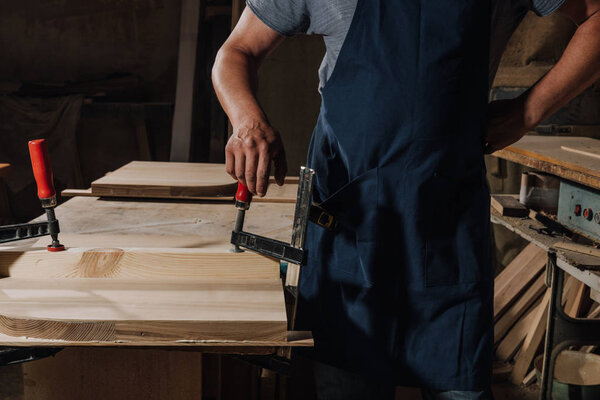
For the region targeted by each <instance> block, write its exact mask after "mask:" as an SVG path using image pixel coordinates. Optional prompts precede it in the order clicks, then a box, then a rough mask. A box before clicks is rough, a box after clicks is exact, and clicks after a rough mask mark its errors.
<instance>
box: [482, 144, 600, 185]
mask: <svg viewBox="0 0 600 400" xmlns="http://www.w3.org/2000/svg"><path fill="white" fill-rule="evenodd" d="M598 143H599V141H598V140H597V139H591V138H585V137H561V136H534V135H526V136H524V137H523V138H522V139H521V140H519V141H518V142H517V143H515V144H513V145H512V146H509V147H507V148H505V149H503V150H500V151H497V152H495V153H493V155H495V156H496V157H499V158H503V159H505V160H508V161H513V162H516V163H518V164H522V165H525V166H527V167H530V168H534V169H536V170H539V171H543V172H548V173H550V174H553V175H557V176H559V177H561V178H565V179H569V180H571V181H574V182H577V183H580V184H582V185H585V186H590V187H593V188H596V189H600V164H599V163H598V160H597V159H595V158H594V157H585V156H583V157H582V156H581V154H578V153H575V152H572V151H567V150H565V149H563V146H565V147H569V148H580V147H581V146H586V147H593V148H596V147H597V146H598Z"/></svg>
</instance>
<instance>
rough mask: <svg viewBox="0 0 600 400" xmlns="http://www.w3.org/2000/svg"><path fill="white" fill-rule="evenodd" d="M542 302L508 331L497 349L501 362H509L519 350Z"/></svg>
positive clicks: (497, 356) (497, 355)
mask: <svg viewBox="0 0 600 400" xmlns="http://www.w3.org/2000/svg"><path fill="white" fill-rule="evenodd" d="M539 303H540V301H538V302H537V304H536V305H534V306H532V307H531V308H530V309H529V310H527V311H526V312H525V314H524V315H523V317H522V318H521V319H520V320H519V321H518V322H517V323H516V324H515V325H514V326H513V327H512V328H511V329H510V330H509V331H508V334H507V335H506V336H504V338H503V339H502V341H501V342H500V344H499V345H498V347H497V349H496V359H498V360H499V361H501V362H509V361H510V360H512V358H513V357H514V355H515V354H516V353H517V351H518V350H519V347H520V346H521V344H523V340H525V336H527V329H528V328H529V326H530V325H531V322H532V321H533V318H534V317H535V313H536V310H537V308H538V307H539Z"/></svg>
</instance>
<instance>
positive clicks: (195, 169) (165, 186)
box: [63, 161, 298, 203]
mask: <svg viewBox="0 0 600 400" xmlns="http://www.w3.org/2000/svg"><path fill="white" fill-rule="evenodd" d="M236 189H237V182H236V181H233V179H231V177H230V176H229V175H228V174H227V173H226V172H225V165H224V164H202V163H174V162H158V161H155V162H143V161H132V162H130V163H129V164H127V165H125V166H123V167H121V168H119V169H117V170H116V171H113V172H111V173H109V174H107V175H106V176H104V177H102V178H100V179H98V180H96V181H94V182H92V187H91V191H81V190H77V189H68V190H65V191H63V195H66V196H73V195H76V196H97V197H99V196H103V197H137V198H166V199H188V200H211V201H214V200H216V201H227V202H229V201H233V196H234V194H235V191H236ZM297 194H298V178H297V177H286V179H285V184H284V185H283V186H278V185H276V184H274V180H273V179H271V180H270V185H269V189H268V191H267V195H266V196H265V197H258V196H256V197H254V198H253V200H252V201H253V202H268V203H278V202H281V203H295V202H296V197H297Z"/></svg>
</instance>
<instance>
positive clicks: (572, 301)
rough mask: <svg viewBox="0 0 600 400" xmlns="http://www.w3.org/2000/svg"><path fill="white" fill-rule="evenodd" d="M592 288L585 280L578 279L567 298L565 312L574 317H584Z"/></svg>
mask: <svg viewBox="0 0 600 400" xmlns="http://www.w3.org/2000/svg"><path fill="white" fill-rule="evenodd" d="M589 296H590V288H589V287H588V286H586V285H585V284H584V283H583V282H580V281H577V282H576V283H575V289H574V290H572V294H571V295H569V297H568V298H567V303H566V305H565V313H566V314H567V315H568V316H570V317H572V318H579V317H583V314H584V311H585V309H586V305H589Z"/></svg>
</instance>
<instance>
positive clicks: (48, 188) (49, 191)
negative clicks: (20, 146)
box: [29, 139, 56, 200]
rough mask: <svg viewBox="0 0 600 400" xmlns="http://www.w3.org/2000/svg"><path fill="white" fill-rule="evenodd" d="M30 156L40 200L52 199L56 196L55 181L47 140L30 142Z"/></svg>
mask: <svg viewBox="0 0 600 400" xmlns="http://www.w3.org/2000/svg"><path fill="white" fill-rule="evenodd" d="M29 155H30V156H31V167H32V168H33V176H34V177H35V182H36V183H37V188H38V197H39V198H40V200H44V199H52V198H54V197H55V196H56V191H55V190H54V181H53V179H52V168H51V167H50V157H49V156H48V146H46V140H45V139H36V140H32V141H30V142H29Z"/></svg>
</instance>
